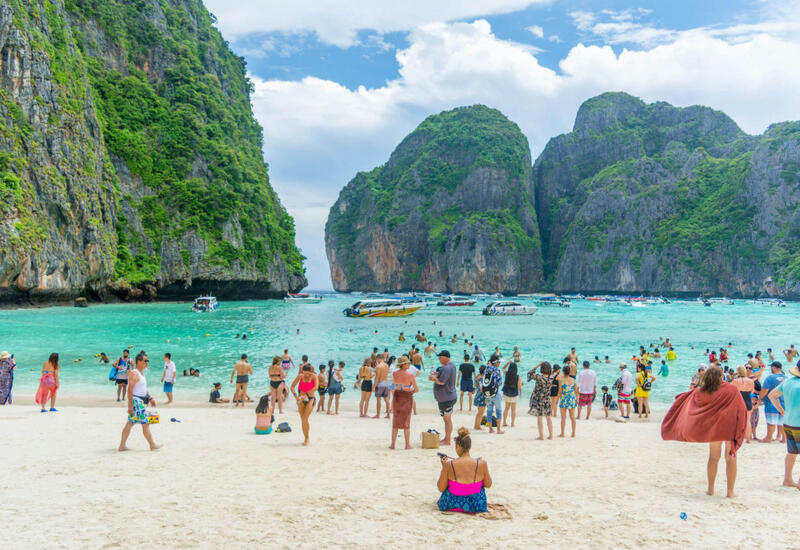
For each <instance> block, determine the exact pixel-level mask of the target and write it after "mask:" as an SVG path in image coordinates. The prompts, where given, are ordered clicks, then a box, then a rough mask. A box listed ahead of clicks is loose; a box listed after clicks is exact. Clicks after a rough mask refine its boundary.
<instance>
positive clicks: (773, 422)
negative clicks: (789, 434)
mask: <svg viewBox="0 0 800 550" xmlns="http://www.w3.org/2000/svg"><path fill="white" fill-rule="evenodd" d="M764 417H765V418H766V419H767V424H769V425H770V426H783V415H782V414H778V413H764Z"/></svg>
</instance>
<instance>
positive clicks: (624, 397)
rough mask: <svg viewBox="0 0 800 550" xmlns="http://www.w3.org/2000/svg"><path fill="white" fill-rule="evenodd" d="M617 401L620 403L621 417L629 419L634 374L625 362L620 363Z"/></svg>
mask: <svg viewBox="0 0 800 550" xmlns="http://www.w3.org/2000/svg"><path fill="white" fill-rule="evenodd" d="M617 382H618V384H617V394H618V396H617V403H618V404H619V415H620V417H622V418H624V419H625V420H628V419H629V418H630V417H631V393H633V375H632V374H631V371H629V370H628V365H626V364H625V363H620V364H619V379H618V380H617Z"/></svg>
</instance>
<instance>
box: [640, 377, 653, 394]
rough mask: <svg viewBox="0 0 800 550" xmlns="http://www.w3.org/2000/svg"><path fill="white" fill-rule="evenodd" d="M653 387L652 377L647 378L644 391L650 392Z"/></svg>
mask: <svg viewBox="0 0 800 550" xmlns="http://www.w3.org/2000/svg"><path fill="white" fill-rule="evenodd" d="M652 387H653V381H652V380H650V377H649V376H647V377H646V378H645V379H644V382H642V391H650V388H652Z"/></svg>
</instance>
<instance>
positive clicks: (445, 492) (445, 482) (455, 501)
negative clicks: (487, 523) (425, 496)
mask: <svg viewBox="0 0 800 550" xmlns="http://www.w3.org/2000/svg"><path fill="white" fill-rule="evenodd" d="M455 443H456V454H458V458H450V457H447V456H442V457H441V461H442V471H441V473H440V474H439V481H438V482H437V483H436V486H437V487H438V488H439V490H440V491H441V492H442V496H440V497H439V501H438V502H437V504H438V506H439V510H441V511H442V512H445V511H450V512H466V513H468V514H475V513H479V512H486V511H487V505H486V491H485V489H488V488H490V487H491V486H492V476H490V475H489V466H488V464H486V461H485V460H483V459H481V458H472V457H471V456H469V450H470V448H471V447H472V439H471V438H470V437H469V430H467V429H466V428H464V427H461V428H459V429H458V435H457V436H456V438H455Z"/></svg>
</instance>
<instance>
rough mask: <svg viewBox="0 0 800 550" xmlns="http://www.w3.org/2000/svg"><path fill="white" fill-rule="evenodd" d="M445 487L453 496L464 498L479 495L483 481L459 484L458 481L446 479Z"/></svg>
mask: <svg viewBox="0 0 800 550" xmlns="http://www.w3.org/2000/svg"><path fill="white" fill-rule="evenodd" d="M447 487H448V489H449V491H450V492H451V493H452V494H453V495H454V496H457V497H465V496H467V495H474V494H477V493H480V492H481V489H483V481H476V482H475V483H459V482H458V481H453V480H452V479H448V480H447Z"/></svg>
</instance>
